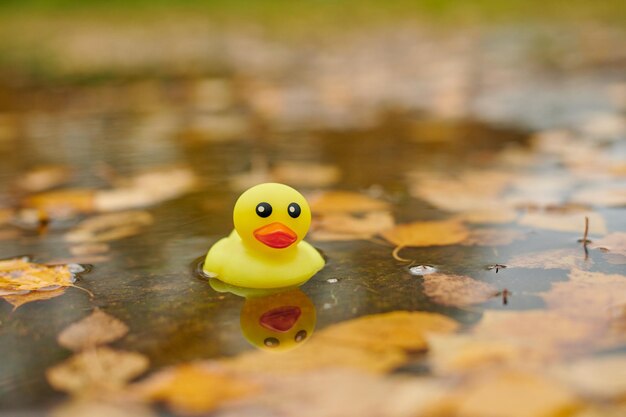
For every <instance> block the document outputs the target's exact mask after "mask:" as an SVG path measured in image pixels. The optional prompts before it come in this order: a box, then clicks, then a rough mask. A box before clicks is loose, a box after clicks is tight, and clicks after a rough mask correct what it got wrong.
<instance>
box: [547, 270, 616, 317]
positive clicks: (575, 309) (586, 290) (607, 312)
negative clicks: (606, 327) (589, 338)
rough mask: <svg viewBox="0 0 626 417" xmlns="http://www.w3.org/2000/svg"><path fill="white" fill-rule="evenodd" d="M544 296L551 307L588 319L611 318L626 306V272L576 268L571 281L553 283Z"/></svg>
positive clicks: (572, 272) (571, 274)
mask: <svg viewBox="0 0 626 417" xmlns="http://www.w3.org/2000/svg"><path fill="white" fill-rule="evenodd" d="M541 296H542V297H543V299H544V300H545V301H546V304H547V305H548V307H549V308H550V309H555V310H559V311H561V312H563V313H567V314H569V315H572V316H575V317H580V318H581V319H585V320H589V319H592V318H598V319H600V320H604V321H606V322H608V321H609V320H610V319H611V318H612V317H613V316H614V312H615V311H619V310H620V309H621V308H623V307H624V306H626V276H625V275H619V274H612V275H609V274H603V273H601V272H588V271H581V270H578V269H574V270H572V271H570V273H569V281H559V282H555V283H553V284H552V288H551V289H550V290H549V291H548V292H544V293H542V294H541ZM607 324H608V323H607Z"/></svg>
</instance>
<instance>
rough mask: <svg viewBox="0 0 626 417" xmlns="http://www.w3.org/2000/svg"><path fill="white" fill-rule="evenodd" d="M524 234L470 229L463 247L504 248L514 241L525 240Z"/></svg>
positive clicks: (492, 229)
mask: <svg viewBox="0 0 626 417" xmlns="http://www.w3.org/2000/svg"><path fill="white" fill-rule="evenodd" d="M526 236H527V235H526V233H524V232H521V231H519V230H513V229H495V228H479V229H471V230H470V233H469V236H468V237H467V239H465V240H464V241H463V242H461V244H462V245H464V246H506V245H510V244H511V243H513V242H515V241H516V240H523V239H525V238H526Z"/></svg>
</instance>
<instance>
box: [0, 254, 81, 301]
mask: <svg viewBox="0 0 626 417" xmlns="http://www.w3.org/2000/svg"><path fill="white" fill-rule="evenodd" d="M74 267H75V265H53V266H48V265H42V264H36V263H33V262H29V261H28V260H27V259H26V258H15V259H7V260H3V261H0V296H5V295H18V294H26V293H28V292H30V291H50V290H54V289H57V288H60V287H71V286H73V285H74V281H75V280H76V277H75V272H76V271H75V270H74V269H73V268H74Z"/></svg>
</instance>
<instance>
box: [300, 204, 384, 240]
mask: <svg viewBox="0 0 626 417" xmlns="http://www.w3.org/2000/svg"><path fill="white" fill-rule="evenodd" d="M394 224H395V223H394V220H393V216H392V215H391V214H390V213H387V212H384V211H382V212H381V211H373V212H370V213H365V214H364V215H363V216H360V217H357V216H355V215H351V214H344V213H331V214H328V215H323V216H320V217H318V218H317V219H314V221H313V225H312V231H311V239H313V240H317V241H334V240H358V239H370V238H372V237H373V236H375V235H376V234H378V233H381V232H383V231H384V230H387V229H391V228H392V227H393V226H394Z"/></svg>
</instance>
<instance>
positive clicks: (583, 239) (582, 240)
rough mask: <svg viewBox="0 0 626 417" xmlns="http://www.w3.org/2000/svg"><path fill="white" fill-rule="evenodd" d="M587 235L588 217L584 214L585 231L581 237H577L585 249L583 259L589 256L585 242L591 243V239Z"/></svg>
mask: <svg viewBox="0 0 626 417" xmlns="http://www.w3.org/2000/svg"><path fill="white" fill-rule="evenodd" d="M588 235H589V217H587V216H585V233H584V234H583V238H582V239H578V242H579V243H582V244H583V249H584V250H585V260H587V258H588V257H589V250H588V249H587V244H589V243H591V240H589V239H587V236H588Z"/></svg>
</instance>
